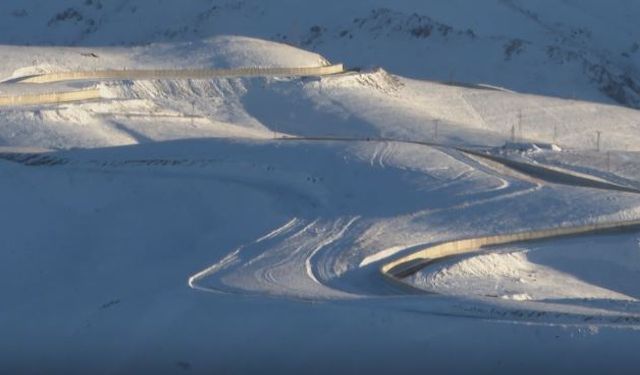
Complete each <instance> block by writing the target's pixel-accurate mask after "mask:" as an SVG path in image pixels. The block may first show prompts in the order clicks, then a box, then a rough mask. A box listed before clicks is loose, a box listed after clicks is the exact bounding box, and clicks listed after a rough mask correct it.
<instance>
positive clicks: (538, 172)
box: [457, 148, 640, 193]
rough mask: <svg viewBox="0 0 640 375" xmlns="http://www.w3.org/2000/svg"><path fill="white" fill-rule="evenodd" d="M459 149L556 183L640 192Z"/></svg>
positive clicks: (574, 173)
mask: <svg viewBox="0 0 640 375" xmlns="http://www.w3.org/2000/svg"><path fill="white" fill-rule="evenodd" d="M457 150H458V151H461V152H464V153H466V154H469V155H472V156H476V157H479V158H484V159H487V160H490V161H494V162H497V163H500V164H502V165H504V166H506V167H509V168H511V169H513V170H516V171H518V172H522V173H525V174H527V175H529V176H532V177H535V178H538V179H541V180H544V181H548V182H552V183H556V184H565V185H574V186H584V187H591V188H596V189H606V190H617V191H624V192H628V193H640V190H638V189H636V188H634V187H632V186H623V185H619V184H616V183H613V182H610V181H606V180H603V179H599V178H597V177H594V176H590V175H585V174H581V173H578V172H575V171H571V170H561V169H560V168H556V167H551V166H545V165H542V164H532V163H528V162H524V161H516V160H513V159H509V158H505V157H502V156H498V155H490V154H485V153H482V152H477V151H473V150H469V149H465V148H457Z"/></svg>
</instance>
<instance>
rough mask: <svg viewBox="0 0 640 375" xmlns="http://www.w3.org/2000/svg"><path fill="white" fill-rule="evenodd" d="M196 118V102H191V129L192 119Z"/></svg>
mask: <svg viewBox="0 0 640 375" xmlns="http://www.w3.org/2000/svg"><path fill="white" fill-rule="evenodd" d="M194 117H196V101H195V100H192V101H191V127H192V128H193V119H194Z"/></svg>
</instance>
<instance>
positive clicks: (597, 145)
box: [596, 130, 602, 152]
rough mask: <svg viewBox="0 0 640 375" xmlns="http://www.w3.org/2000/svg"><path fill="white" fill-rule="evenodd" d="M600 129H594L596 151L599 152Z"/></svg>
mask: <svg viewBox="0 0 640 375" xmlns="http://www.w3.org/2000/svg"><path fill="white" fill-rule="evenodd" d="M601 133H602V132H601V131H600V130H596V151H598V152H600V134H601Z"/></svg>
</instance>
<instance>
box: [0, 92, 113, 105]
mask: <svg viewBox="0 0 640 375" xmlns="http://www.w3.org/2000/svg"><path fill="white" fill-rule="evenodd" d="M101 98H102V95H101V94H100V90H99V89H96V88H93V89H85V90H75V91H60V92H52V93H40V94H25V95H12V96H0V106H17V105H33V104H57V103H67V102H75V101H81V100H91V99H101Z"/></svg>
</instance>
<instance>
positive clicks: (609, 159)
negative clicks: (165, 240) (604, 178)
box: [607, 151, 611, 172]
mask: <svg viewBox="0 0 640 375" xmlns="http://www.w3.org/2000/svg"><path fill="white" fill-rule="evenodd" d="M607 172H611V151H607Z"/></svg>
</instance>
